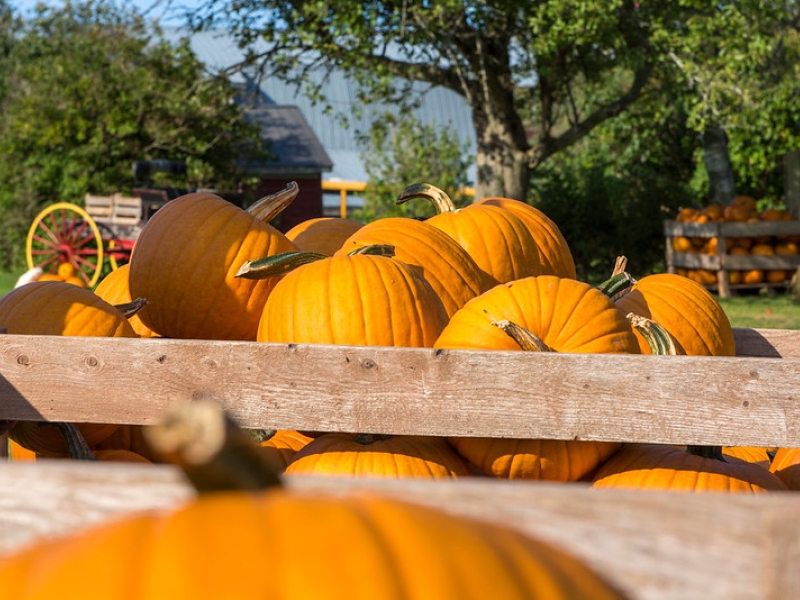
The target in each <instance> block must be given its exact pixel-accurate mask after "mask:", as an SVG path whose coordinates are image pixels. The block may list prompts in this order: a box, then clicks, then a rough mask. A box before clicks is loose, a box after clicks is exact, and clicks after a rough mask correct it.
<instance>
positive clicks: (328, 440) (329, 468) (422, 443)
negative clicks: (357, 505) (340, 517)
mask: <svg viewBox="0 0 800 600" xmlns="http://www.w3.org/2000/svg"><path fill="white" fill-rule="evenodd" d="M286 473H287V474H311V475H341V476H371V477H393V478H394V477H423V478H452V477H462V476H466V475H469V474H470V470H469V467H468V466H467V463H466V462H465V461H464V459H463V458H462V457H461V456H460V455H459V454H458V453H457V452H456V451H455V450H454V449H453V447H452V446H451V445H450V444H449V443H448V442H447V440H445V439H444V438H440V437H430V436H413V435H372V434H350V433H325V434H323V435H321V436H320V437H318V438H315V439H314V440H313V441H311V442H309V443H308V444H306V445H305V446H304V447H303V448H301V449H300V450H299V451H298V452H297V454H295V456H294V458H293V459H292V460H291V462H290V463H289V464H288V466H287V467H286Z"/></svg>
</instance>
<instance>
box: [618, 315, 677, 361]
mask: <svg viewBox="0 0 800 600" xmlns="http://www.w3.org/2000/svg"><path fill="white" fill-rule="evenodd" d="M625 317H626V318H627V319H628V321H630V322H631V326H632V327H633V328H634V329H636V331H637V332H639V334H640V335H641V336H642V337H643V338H644V339H645V340H647V344H648V345H649V346H650V352H652V353H653V354H655V355H657V356H675V355H677V354H678V351H677V350H676V348H675V341H674V340H673V339H672V336H671V335H670V334H669V331H667V330H666V329H664V327H662V326H661V325H659V324H658V323H656V322H655V321H653V320H652V319H648V318H646V317H642V316H641V315H636V314H634V313H628V314H627V315H626V316H625Z"/></svg>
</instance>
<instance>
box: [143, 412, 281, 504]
mask: <svg viewBox="0 0 800 600" xmlns="http://www.w3.org/2000/svg"><path fill="white" fill-rule="evenodd" d="M144 433H145V437H146V440H147V442H148V443H149V444H150V445H151V446H152V448H153V449H154V450H155V451H156V452H157V453H158V454H159V455H160V456H161V457H162V458H163V459H164V460H165V461H167V462H170V463H172V464H176V465H178V466H180V467H181V469H183V472H184V473H185V475H186V477H187V478H188V479H189V481H191V483H192V485H194V487H195V489H196V490H197V491H198V492H200V493H203V492H219V491H234V490H240V491H246V490H251V491H255V490H263V489H267V488H270V487H274V486H279V485H280V484H281V480H280V477H279V475H278V472H277V471H276V470H275V467H274V465H273V464H272V462H271V461H270V460H269V458H268V457H267V455H266V454H264V453H263V452H261V451H260V449H259V447H258V445H257V444H256V443H255V442H254V441H253V438H252V436H251V435H250V434H249V433H248V432H247V431H246V430H244V429H242V428H241V427H239V426H238V425H237V424H236V423H235V422H234V421H233V419H231V418H230V417H229V416H228V415H227V414H226V413H225V411H224V410H223V408H222V407H221V406H220V405H219V404H217V403H216V402H213V401H210V400H198V401H194V402H186V403H182V404H178V405H176V406H174V407H173V408H172V409H171V410H169V411H168V412H167V414H166V415H165V416H164V418H163V419H162V421H161V422H160V423H158V424H156V425H152V426H150V427H148V428H147V429H145V430H144Z"/></svg>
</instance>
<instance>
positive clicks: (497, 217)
mask: <svg viewBox="0 0 800 600" xmlns="http://www.w3.org/2000/svg"><path fill="white" fill-rule="evenodd" d="M417 197H425V198H428V199H430V200H431V201H432V202H433V203H434V205H435V206H436V208H437V209H438V211H439V213H438V214H436V215H434V216H432V217H430V218H428V219H427V220H426V223H429V224H431V225H433V226H434V227H437V228H438V229H441V230H442V231H444V232H445V233H446V234H447V235H449V236H450V237H452V238H453V239H454V240H456V241H457V242H458V243H459V244H461V246H463V248H464V249H465V250H466V251H467V253H468V254H469V255H470V256H471V257H472V259H473V260H474V261H475V263H476V264H477V265H478V267H479V268H480V269H481V270H483V271H484V273H486V275H487V276H488V277H490V278H491V279H492V280H493V282H494V283H506V282H509V281H513V280H515V279H521V278H523V277H528V276H532V275H539V274H541V272H542V266H541V263H540V260H539V248H538V245H537V244H536V240H534V238H533V236H532V235H531V233H530V231H529V230H528V228H527V227H526V226H525V224H524V223H523V222H522V221H521V220H520V219H519V218H518V217H516V216H515V215H514V214H513V213H511V212H510V211H508V210H505V209H503V208H500V207H499V206H492V205H491V204H470V205H469V206H467V207H466V208H461V209H456V208H455V206H454V204H453V202H452V200H451V199H450V197H449V196H448V195H447V194H445V193H444V192H443V191H442V190H440V189H439V188H436V187H435V186H432V185H430V184H417V185H414V186H410V187H408V188H406V189H405V190H404V191H403V192H402V193H401V194H400V196H399V199H398V202H406V201H408V200H410V199H411V198H417Z"/></svg>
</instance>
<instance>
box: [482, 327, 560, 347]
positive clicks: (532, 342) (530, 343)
mask: <svg viewBox="0 0 800 600" xmlns="http://www.w3.org/2000/svg"><path fill="white" fill-rule="evenodd" d="M492 325H494V326H495V327H499V328H500V329H502V330H503V331H504V332H506V334H508V336H509V337H510V338H511V339H513V340H514V341H515V342H517V344H519V347H520V348H522V349H523V350H525V351H526V352H553V349H552V348H550V347H549V346H548V345H547V344H545V343H544V342H543V341H542V339H541V338H540V337H539V336H537V335H536V334H534V333H533V332H532V331H530V330H528V329H525V328H524V327H522V326H521V325H517V324H516V323H514V322H513V321H508V320H505V319H504V320H501V321H492Z"/></svg>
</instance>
